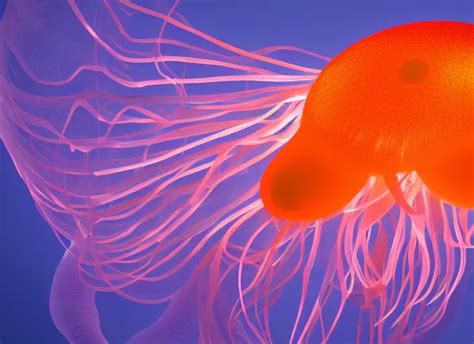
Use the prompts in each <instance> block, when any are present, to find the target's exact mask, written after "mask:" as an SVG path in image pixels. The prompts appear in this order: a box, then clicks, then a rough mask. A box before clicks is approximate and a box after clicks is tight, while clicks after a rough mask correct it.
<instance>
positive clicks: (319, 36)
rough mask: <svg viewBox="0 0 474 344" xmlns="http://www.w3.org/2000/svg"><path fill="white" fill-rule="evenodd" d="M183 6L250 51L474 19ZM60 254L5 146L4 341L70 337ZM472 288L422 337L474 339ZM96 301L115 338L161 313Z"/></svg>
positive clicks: (274, 4) (420, 7)
mask: <svg viewBox="0 0 474 344" xmlns="http://www.w3.org/2000/svg"><path fill="white" fill-rule="evenodd" d="M10 1H12V0H10ZM94 1H95V0H94ZM3 4H4V2H3V1H0V7H1V5H3ZM179 9H180V11H181V12H182V13H183V14H184V15H185V16H186V17H187V18H188V20H190V22H192V24H193V25H194V26H195V27H197V28H199V29H200V30H202V31H204V32H208V33H210V34H212V35H215V36H217V37H219V38H221V39H224V40H225V41H228V42H230V43H233V44H234V45H237V46H240V47H243V48H246V49H250V50H252V49H256V48H260V47H263V46H266V45H274V44H291V45H294V46H297V47H302V48H306V49H308V50H312V51H315V52H319V53H322V54H325V55H328V56H334V55H336V54H337V53H338V52H340V51H341V50H342V49H343V48H345V47H346V46H348V45H349V44H350V43H352V42H355V41H357V40H358V39H360V38H363V37H364V36H366V35H368V34H370V33H373V32H375V31H378V30H381V29H383V28H387V27H390V26H394V25H397V24H402V23H408V22H412V21H421V20H434V19H445V20H459V21H469V22H474V2H472V1H464V2H459V1H448V0H446V1H428V0H425V1H422V0H416V1H376V0H370V1H368V0H367V1H348V0H347V1H329V0H327V1H310V0H306V1H301V0H294V1H291V0H287V1H280V0H276V1H274V0H273V1H271V0H267V1H262V0H258V1H257V0H244V1H231V0H194V1H193V0H188V1H186V0H183V1H182V4H181V5H180V7H179ZM0 91H1V90H0ZM61 255H62V248H61V246H60V245H59V243H58V242H57V241H56V238H55V237H54V235H53V233H52V231H51V230H50V229H49V228H48V225H47V224H46V223H45V221H44V220H43V219H42V218H41V217H40V215H39V214H38V212H37V211H36V208H35V205H34V204H33V202H32V200H31V197H30V196H29V194H28V191H27V189H26V187H25V185H24V184H23V182H22V180H21V179H20V178H19V176H18V174H17V172H16V171H15V169H14V166H13V164H12V161H11V160H10V158H9V156H8V154H7V152H6V150H5V148H4V147H3V146H2V145H1V144H0V342H1V343H2V344H5V343H6V344H10V343H64V342H65V340H64V339H63V337H62V336H61V335H60V334H59V333H58V332H57V330H56V329H55V327H54V325H53V323H52V321H51V318H50V316H49V310H48V296H49V290H50V284H51V280H52V277H53V274H54V270H55V267H56V264H57V262H58V261H59V259H60V257H61ZM473 293H474V279H473V278H472V275H471V278H470V280H466V281H465V283H464V285H463V286H462V288H461V289H460V291H459V292H458V293H457V294H456V295H455V296H454V300H453V306H452V307H451V308H450V310H449V312H448V316H447V318H446V320H445V321H444V323H443V324H441V326H440V329H439V330H438V331H435V332H433V334H432V335H431V336H428V337H426V338H425V340H424V342H426V343H432V342H439V343H473V341H474V334H473V330H472V326H473V323H472V319H474V311H473V309H474V301H473V298H474V294H473ZM98 305H99V309H100V310H101V313H103V315H104V316H103V317H102V322H103V328H104V332H105V334H106V336H107V337H108V338H110V339H111V341H112V342H113V343H123V342H124V340H125V339H126V338H128V337H129V336H130V335H131V334H132V333H134V332H135V331H136V330H138V329H140V328H142V327H143V326H145V325H147V324H149V323H151V322H152V321H153V319H155V317H156V316H157V315H158V314H159V313H160V312H161V311H162V307H161V308H160V307H144V306H137V305H134V304H132V303H129V302H126V301H123V300H121V299H119V298H118V297H115V296H113V295H100V296H99V297H98Z"/></svg>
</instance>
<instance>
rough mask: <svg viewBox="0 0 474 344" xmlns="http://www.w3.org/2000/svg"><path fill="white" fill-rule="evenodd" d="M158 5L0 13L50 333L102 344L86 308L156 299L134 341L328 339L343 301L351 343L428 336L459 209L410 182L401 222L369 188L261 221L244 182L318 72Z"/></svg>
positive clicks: (383, 192) (299, 58) (17, 147)
mask: <svg viewBox="0 0 474 344" xmlns="http://www.w3.org/2000/svg"><path fill="white" fill-rule="evenodd" d="M176 5H177V3H172V4H169V5H166V6H165V5H155V2H148V1H141V2H138V1H137V2H131V1H125V0H123V1H116V2H115V1H114V2H112V1H110V2H109V1H107V0H104V1H89V2H87V1H83V2H79V1H78V2H76V1H72V0H71V1H69V2H57V1H51V2H35V1H26V0H24V1H23V0H21V1H9V3H8V6H7V9H6V12H5V15H4V18H3V21H2V22H1V24H0V25H1V27H0V30H1V32H0V33H1V35H0V39H1V41H0V44H1V51H0V68H1V69H0V89H1V93H0V97H1V98H0V107H1V111H0V135H1V138H2V140H3V142H4V144H5V145H6V147H7V149H8V151H9V153H10V155H11V156H12V158H13V160H14V162H15V165H16V167H17V169H18V171H19V173H20V175H21V177H22V178H23V180H24V181H25V183H26V185H27V186H28V188H29V190H30V193H31V195H32V197H33V199H34V201H35V202H36V204H37V207H38V209H39V210H40V212H41V214H42V215H43V217H44V218H45V219H46V220H47V221H48V223H49V224H50V226H51V228H52V229H53V231H54V232H55V234H56V235H57V237H58V239H59V240H60V241H61V242H62V243H63V244H64V246H65V248H66V249H67V252H66V254H65V256H64V258H63V260H62V261H61V263H60V265H59V267H58V271H57V273H56V276H55V280H54V282H53V288H52V294H51V311H52V316H53V320H54V321H55V323H56V325H57V327H58V329H59V330H60V331H61V332H62V333H63V334H64V335H65V336H66V337H67V338H68V339H69V340H70V341H78V342H80V340H79V339H80V338H82V340H83V341H84V340H86V341H87V340H88V341H89V342H91V341H93V340H96V341H97V342H103V341H105V338H104V337H103V335H102V334H101V331H100V323H99V319H98V316H97V311H96V309H95V306H94V294H95V292H96V291H108V292H115V293H117V294H119V295H121V296H123V297H124V298H127V299H129V300H132V301H135V302H140V303H162V302H170V303H169V308H168V310H167V311H166V313H165V314H164V315H163V316H162V317H161V318H160V319H158V320H157V322H156V323H155V324H153V325H152V326H150V327H149V328H147V329H144V330H143V331H142V332H140V333H138V334H137V336H135V337H134V338H133V339H132V342H133V341H135V342H138V343H140V342H154V341H158V340H160V339H161V340H163V339H169V338H176V339H180V338H181V339H182V340H183V341H184V340H187V339H189V338H184V337H180V336H183V334H182V332H183V331H184V329H185V328H186V329H188V330H189V328H190V327H189V323H192V324H194V325H193V326H194V327H195V328H196V331H195V333H194V334H193V333H191V332H192V331H190V330H189V331H190V333H188V335H189V336H191V337H192V336H194V337H193V338H194V339H195V340H197V338H199V339H200V340H201V341H203V342H219V341H221V342H222V341H223V340H225V341H230V342H245V341H247V342H259V341H260V342H270V341H272V340H275V341H280V340H285V341H288V340H290V341H291V342H306V341H310V340H311V341H313V340H322V341H326V340H328V339H329V338H331V335H333V333H334V332H335V330H336V328H337V325H338V322H339V320H340V319H341V317H343V315H344V313H345V312H344V310H345V309H346V308H347V307H348V304H351V307H353V306H354V305H355V306H356V307H357V308H358V309H359V310H360V317H359V323H358V324H359V325H358V326H357V327H356V328H354V331H353V333H352V334H351V336H352V337H351V338H352V339H358V340H361V341H365V340H366V339H370V340H371V341H378V342H382V341H384V340H387V339H389V338H391V339H394V340H404V339H407V340H409V339H412V338H414V337H415V336H416V335H419V334H420V333H423V332H426V331H428V330H429V329H431V328H433V327H434V326H435V325H436V324H437V323H438V322H439V321H440V319H441V318H442V316H443V314H444V312H445V310H446V307H447V304H448V301H449V298H450V296H451V295H452V293H453V291H454V290H455V288H456V286H457V285H458V284H459V282H460V280H461V278H462V276H463V273H464V271H465V267H466V257H467V250H468V249H469V248H472V236H473V232H474V227H473V223H472V221H473V219H472V212H471V213H470V211H469V210H466V209H460V208H456V207H453V206H451V205H449V204H445V203H443V202H441V201H440V200H439V199H437V198H436V197H434V196H433V195H432V194H431V193H430V192H429V191H428V190H427V188H426V187H425V186H424V185H423V184H422V183H421V180H420V179H419V178H418V177H417V175H416V174H414V173H412V174H406V175H400V176H399V180H398V183H399V185H400V189H401V192H402V195H403V197H404V202H402V203H401V204H402V205H403V206H399V205H398V202H397V201H396V200H395V199H394V198H393V197H392V196H391V193H390V192H389V191H388V190H387V187H386V186H385V184H384V182H383V181H382V180H381V179H380V178H376V177H372V178H371V179H370V180H369V182H368V184H367V185H366V186H365V187H364V188H363V189H362V191H361V192H360V193H359V194H358V195H357V196H356V197H355V198H354V199H353V200H352V201H351V202H350V203H349V204H348V205H347V206H346V207H345V208H344V209H342V210H341V212H340V213H339V214H335V215H334V216H333V217H332V218H328V219H324V220H320V221H316V222H311V223H306V222H305V223H303V222H285V221H279V220H277V219H275V218H273V217H271V216H270V215H269V214H268V213H267V211H266V210H265V209H264V208H263V204H262V202H261V200H260V197H259V194H258V189H259V179H260V177H261V175H262V172H263V170H264V168H265V167H266V166H267V165H268V163H269V161H270V160H271V158H272V157H273V156H274V154H275V152H277V151H278V150H279V149H280V148H281V147H282V146H283V145H284V144H285V143H286V142H287V141H288V140H289V139H290V138H291V137H292V136H293V135H294V133H295V132H296V131H297V129H298V126H299V122H300V117H301V113H302V107H303V104H304V101H305V97H306V94H307V92H308V90H309V87H310V85H311V83H312V82H313V81H314V79H315V78H316V77H317V76H318V74H319V72H320V70H319V69H318V68H317V67H318V66H322V65H324V63H325V62H326V61H327V60H328V59H327V58H325V57H323V56H319V55H317V54H314V53H311V52H307V51H304V50H301V49H298V48H293V47H286V46H277V47H268V48H264V49H261V50H258V51H253V52H251V51H245V50H243V49H240V48H237V47H235V46H232V45H229V44H227V43H225V42H223V41H220V40H218V39H216V38H214V37H212V36H209V35H207V34H205V33H203V32H201V31H199V30H198V29H196V28H194V27H193V26H192V25H191V24H190V23H188V21H187V20H186V19H185V18H184V17H183V16H182V15H180V14H179V13H178V12H177V11H176ZM71 281H74V283H72V282H71ZM68 282H70V283H68ZM295 283H296V287H295V286H294V285H295ZM289 288H290V289H289ZM288 290H292V291H293V292H291V293H288V292H287V291H288ZM295 291H296V292H295ZM287 302H290V304H289V305H290V306H288V307H287V308H285V311H284V312H282V311H281V306H280V305H282V304H288V303H287ZM279 307H280V308H279ZM279 309H280V310H279ZM281 317H284V318H285V319H286V321H285V322H284V324H288V327H287V328H284V326H283V327H281V328H280V326H278V328H277V327H276V326H275V325H273V324H275V323H276V319H279V318H281ZM78 319H79V320H81V319H82V320H84V319H87V321H79V322H78V321H77V320H78ZM185 321H187V322H189V323H185ZM279 323H281V322H279ZM71 324H76V325H71ZM74 326H76V327H74ZM191 327H192V326H191ZM85 334H87V335H89V336H92V337H93V338H87V339H85V338H86V337H84V336H85ZM191 337H190V338H191ZM78 338H79V339H78Z"/></svg>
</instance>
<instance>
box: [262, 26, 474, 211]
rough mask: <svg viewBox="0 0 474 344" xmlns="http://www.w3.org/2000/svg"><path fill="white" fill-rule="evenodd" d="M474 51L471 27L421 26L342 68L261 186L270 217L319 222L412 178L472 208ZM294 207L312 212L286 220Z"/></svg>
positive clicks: (384, 38)
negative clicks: (379, 184) (369, 190)
mask: <svg viewBox="0 0 474 344" xmlns="http://www.w3.org/2000/svg"><path fill="white" fill-rule="evenodd" d="M472 42H474V25H472V24H468V23H460V22H449V21H431V22H419V23H412V24H406V25H402V26H398V27H394V28H390V29H387V30H384V31H382V32H379V33H376V34H374V35H371V36H369V37H367V38H364V39H362V40H361V41H359V42H357V43H355V44H353V45H352V46H350V47H349V48H348V49H346V50H345V51H343V52H342V53H341V54H340V55H338V56H337V57H336V58H334V60H333V61H331V63H330V64H329V65H328V66H327V67H326V68H325V69H324V70H323V71H322V73H321V75H320V76H319V77H318V79H317V80H316V81H315V82H314V84H313V85H312V87H311V89H310V91H309V93H308V97H307V100H306V104H305V107H304V112H303V116H302V120H301V127H300V128H299V130H298V132H297V134H296V135H295V137H294V138H292V139H291V141H290V143H289V144H288V145H287V147H285V148H284V149H283V150H282V151H281V152H280V153H279V155H278V156H277V157H276V159H275V162H273V163H272V164H270V166H269V168H268V169H267V172H266V173H265V175H264V177H263V179H262V195H263V200H264V203H265V204H266V206H267V209H269V211H271V212H272V213H273V214H274V215H276V216H282V217H283V218H299V219H300V220H302V219H309V218H312V219H317V218H320V217H323V216H328V215H330V214H331V213H335V212H337V211H338V210H339V209H341V208H342V207H343V206H344V205H346V204H347V203H348V202H349V201H350V200H351V199H352V198H353V197H354V196H355V195H356V194H357V192H358V191H359V190H360V189H361V188H362V187H363V185H364V184H365V183H366V181H367V179H368V176H370V175H382V176H387V180H388V182H389V183H392V184H394V183H393V182H390V179H392V180H393V176H394V175H395V174H396V173H399V172H412V171H417V172H418V173H419V174H420V175H421V177H422V179H423V178H424V177H425V178H426V179H427V184H428V186H429V187H431V188H432V190H433V191H434V192H435V193H438V194H439V195H440V196H441V197H442V198H444V199H446V200H449V201H450V202H452V203H453V204H457V205H459V206H464V207H467V208H472V207H473V205H474V185H473V178H474V167H473V166H474V154H473V150H474V140H473V138H474V129H473V122H474V108H473V105H474V104H473V99H474V97H473V94H474V58H473V56H474V44H473V43H472ZM303 165H304V166H303ZM395 192H397V191H395ZM288 202H289V203H291V204H292V205H295V204H297V203H298V202H300V203H301V204H303V205H302V207H303V208H305V209H306V210H305V211H303V210H301V209H300V210H294V209H289V210H288V211H287V212H285V211H283V209H286V208H288V206H287V205H286V203H288ZM309 209H312V210H311V211H310V210H309ZM301 211H302V212H303V213H301Z"/></svg>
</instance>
